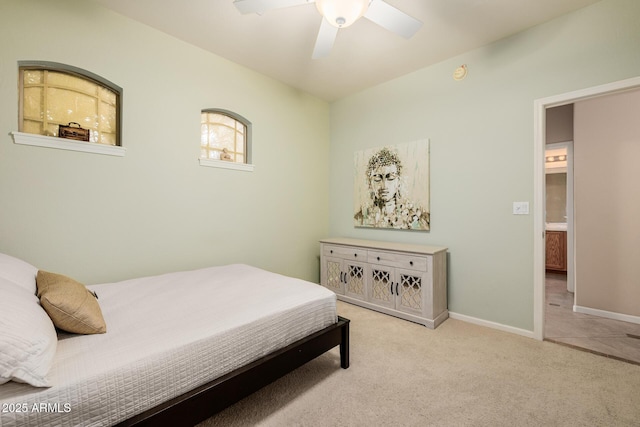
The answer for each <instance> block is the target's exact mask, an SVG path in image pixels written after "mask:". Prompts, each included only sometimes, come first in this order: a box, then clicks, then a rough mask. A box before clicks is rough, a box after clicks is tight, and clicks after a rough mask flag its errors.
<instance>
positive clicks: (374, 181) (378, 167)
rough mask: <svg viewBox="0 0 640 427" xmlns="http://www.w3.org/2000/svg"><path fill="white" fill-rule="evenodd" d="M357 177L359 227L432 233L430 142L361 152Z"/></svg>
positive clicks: (357, 158) (357, 156) (356, 217)
mask: <svg viewBox="0 0 640 427" xmlns="http://www.w3.org/2000/svg"><path fill="white" fill-rule="evenodd" d="M354 176H355V182H354V215H353V220H354V225H355V226H356V227H369V228H387V229H402V230H419V231H426V230H429V229H430V227H431V214H430V210H429V140H420V141H413V142H407V143H403V144H398V145H389V146H385V147H378V148H372V149H367V150H363V151H358V152H356V153H355V155H354Z"/></svg>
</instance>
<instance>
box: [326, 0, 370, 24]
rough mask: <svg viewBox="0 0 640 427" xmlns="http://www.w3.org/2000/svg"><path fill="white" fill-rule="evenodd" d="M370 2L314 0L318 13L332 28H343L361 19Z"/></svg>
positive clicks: (365, 0) (358, 0) (366, 0)
mask: <svg viewBox="0 0 640 427" xmlns="http://www.w3.org/2000/svg"><path fill="white" fill-rule="evenodd" d="M369 2H370V0H316V7H317V8H318V12H320V14H321V15H322V16H324V17H325V19H326V20H327V21H328V22H329V23H330V24H331V25H333V26H334V27H338V28H345V27H348V26H349V25H351V24H353V23H354V22H356V21H357V20H358V18H360V17H362V15H364V14H365V12H366V11H367V8H368V7H369Z"/></svg>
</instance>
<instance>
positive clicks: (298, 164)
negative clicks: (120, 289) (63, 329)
mask: <svg viewBox="0 0 640 427" xmlns="http://www.w3.org/2000/svg"><path fill="white" fill-rule="evenodd" d="M0 40H1V41H2V42H1V43H0V57H1V61H0V252H5V253H9V254H13V255H14V256H18V257H21V258H24V259H26V260H28V261H29V262H31V263H33V264H34V265H36V266H38V267H40V268H42V269H48V270H51V271H55V272H59V273H63V274H67V275H70V276H72V277H75V278H77V279H78V280H81V281H84V282H86V283H98V282H106V281H115V280H120V279H125V278H130V277H135V276H140V275H147V274H156V273H162V272H167V271H173V270H179V269H190V268H197V267H203V266H210V265H219V264H225V263H235V262H243V263H250V264H253V265H256V266H258V267H263V268H266V269H269V270H272V271H276V272H279V273H283V274H288V275H292V276H296V277H301V278H304V279H307V280H313V281H317V280H318V276H319V273H318V271H319V264H318V259H317V254H318V243H317V241H318V239H319V238H321V237H323V236H326V235H327V232H328V207H327V206H328V200H329V199H328V188H327V175H328V156H329V105H328V104H327V103H326V102H324V101H321V100H318V99H317V98H314V97H311V96H309V95H307V94H304V93H301V92H299V91H296V90H294V89H292V88H290V87H288V86H286V85H283V84H281V83H278V82H276V81H274V80H271V79H269V78H267V77H265V76H262V75H260V74H258V73H255V72H253V71H250V70H248V69H246V68H243V67H240V66H238V65H236V64H234V63H231V62H229V61H227V60H224V59H222V58H220V57H217V56H215V55H212V54H210V53H207V52H205V51H203V50H200V49H198V48H195V47H193V46H191V45H188V44H186V43H183V42H181V41H178V40H176V39H174V38H171V37H169V36H167V35H165V34H164V33H161V32H158V31H155V30H153V29H151V28H149V27H147V26H144V25H141V24H138V23H136V22H134V21H132V20H129V19H126V18H124V17H122V16H120V15H117V14H115V13H112V12H110V11H108V10H105V9H102V8H100V7H99V6H96V5H94V4H93V3H92V2H87V1H73V0H68V1H67V0H55V1H44V0H41V1H37V0H15V1H14V0H9V1H8V0H2V2H0ZM19 60H42V61H55V62H62V63H66V64H69V65H73V66H76V67H80V68H83V69H85V70H88V71H91V72H93V73H96V74H98V75H100V76H102V77H104V78H106V79H108V80H110V81H112V82H114V83H116V84H118V85H119V86H121V87H123V88H124V97H123V99H124V118H123V146H124V147H126V149H127V152H126V156H125V157H124V158H118V157H111V156H102V155H96V154H88V153H77V152H70V151H61V150H55V149H48V148H39V147H30V146H23V145H17V144H14V143H13V140H12V138H11V136H10V135H9V133H10V132H11V131H16V130H18V113H17V106H18V89H17V87H18V75H17V72H18V67H17V61H19ZM211 107H217V108H224V109H228V110H232V111H235V112H237V113H238V114H241V115H242V116H244V117H246V118H248V119H249V120H250V121H251V122H252V123H253V148H254V151H253V163H254V164H255V171H254V172H253V173H249V172H241V171H230V170H223V169H213V168H206V167H201V166H199V165H198V161H197V158H198V156H199V143H200V139H199V138H200V135H199V132H200V122H199V121H200V110H201V109H202V108H211Z"/></svg>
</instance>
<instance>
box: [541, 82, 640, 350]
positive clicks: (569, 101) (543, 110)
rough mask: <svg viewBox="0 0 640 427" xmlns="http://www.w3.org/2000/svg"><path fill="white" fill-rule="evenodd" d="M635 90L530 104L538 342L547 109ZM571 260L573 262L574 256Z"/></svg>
mask: <svg viewBox="0 0 640 427" xmlns="http://www.w3.org/2000/svg"><path fill="white" fill-rule="evenodd" d="M638 88H640V77H634V78H631V79H626V80H620V81H617V82H613V83H608V84H604V85H601V86H595V87H591V88H587V89H581V90H577V91H574V92H567V93H564V94H560V95H555V96H551V97H548V98H542V99H537V100H535V101H534V103H533V125H534V133H533V139H534V141H533V151H534V153H533V169H534V170H533V192H534V195H533V198H534V200H533V206H534V208H533V336H534V338H536V339H538V340H542V339H543V338H544V308H545V307H544V278H545V248H544V231H545V223H544V221H545V216H544V204H545V200H544V195H545V168H544V152H545V131H546V111H547V108H551V107H559V106H561V105H566V104H572V103H574V102H577V101H582V100H585V99H589V98H595V97H598V96H603V95H608V94H611V93H615V92H624V91H627V90H633V89H638ZM573 261H575V257H574V260H573ZM574 265H575V263H574Z"/></svg>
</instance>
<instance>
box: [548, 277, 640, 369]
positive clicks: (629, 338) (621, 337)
mask: <svg viewBox="0 0 640 427" xmlns="http://www.w3.org/2000/svg"><path fill="white" fill-rule="evenodd" d="M545 300H546V306H545V322H544V339H545V340H546V341H552V342H556V343H558V344H564V345H568V346H571V347H575V348H578V349H581V350H585V351H589V352H592V353H596V354H600V355H603V356H606V357H611V358H614V359H619V360H624V361H626V362H629V363H634V364H636V365H640V325H639V324H635V323H628V322H621V321H619V320H612V319H606V318H603V317H598V316H591V315H589V314H582V313H575V312H574V311H573V293H570V292H567V276H566V275H563V274H555V273H547V275H546V281H545Z"/></svg>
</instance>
